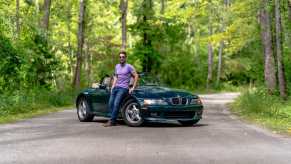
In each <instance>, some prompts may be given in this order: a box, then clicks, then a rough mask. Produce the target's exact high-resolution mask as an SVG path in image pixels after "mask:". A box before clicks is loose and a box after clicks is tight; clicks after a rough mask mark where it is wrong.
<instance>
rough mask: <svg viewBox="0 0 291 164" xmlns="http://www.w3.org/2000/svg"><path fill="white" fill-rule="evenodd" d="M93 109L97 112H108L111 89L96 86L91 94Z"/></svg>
mask: <svg viewBox="0 0 291 164" xmlns="http://www.w3.org/2000/svg"><path fill="white" fill-rule="evenodd" d="M91 96H92V97H91V101H92V106H93V111H94V112H97V113H106V112H107V105H108V101H109V96H110V95H109V90H108V89H106V88H96V90H95V92H93V93H92V94H91Z"/></svg>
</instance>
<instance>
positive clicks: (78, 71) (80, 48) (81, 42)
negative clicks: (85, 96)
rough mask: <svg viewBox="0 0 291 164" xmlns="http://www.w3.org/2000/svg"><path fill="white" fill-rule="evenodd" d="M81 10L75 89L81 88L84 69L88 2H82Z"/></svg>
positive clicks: (82, 0) (84, 0)
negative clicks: (82, 70)
mask: <svg viewBox="0 0 291 164" xmlns="http://www.w3.org/2000/svg"><path fill="white" fill-rule="evenodd" d="M79 3H80V10H79V22H78V49H77V64H76V67H75V75H74V81H73V87H74V88H75V89H79V88H80V78H81V68H82V53H83V45H84V26H85V21H84V20H85V12H86V0H80V2H79Z"/></svg>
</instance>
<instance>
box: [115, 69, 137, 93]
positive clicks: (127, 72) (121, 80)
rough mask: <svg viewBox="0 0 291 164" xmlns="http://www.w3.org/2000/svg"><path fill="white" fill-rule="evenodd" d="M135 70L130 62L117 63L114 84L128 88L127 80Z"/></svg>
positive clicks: (128, 80)
mask: <svg viewBox="0 0 291 164" xmlns="http://www.w3.org/2000/svg"><path fill="white" fill-rule="evenodd" d="M134 72H135V70H134V67H133V66H132V65H130V64H125V65H124V66H121V64H117V65H116V66H115V76H117V81H116V85H115V86H118V87H121V88H126V89H128V88H129V82H130V78H131V76H132V74H133V73H134Z"/></svg>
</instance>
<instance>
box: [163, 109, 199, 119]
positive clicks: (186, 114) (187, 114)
mask: <svg viewBox="0 0 291 164" xmlns="http://www.w3.org/2000/svg"><path fill="white" fill-rule="evenodd" d="M194 116H195V112H193V111H168V112H165V113H164V117H165V118H193V117H194Z"/></svg>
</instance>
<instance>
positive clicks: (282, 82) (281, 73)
mask: <svg viewBox="0 0 291 164" xmlns="http://www.w3.org/2000/svg"><path fill="white" fill-rule="evenodd" d="M275 23H276V34H275V35H276V55H277V67H278V81H279V91H280V96H281V97H282V98H283V99H286V98H287V86H286V77H285V69H284V62H283V53H282V24H281V11H280V0H275Z"/></svg>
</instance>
